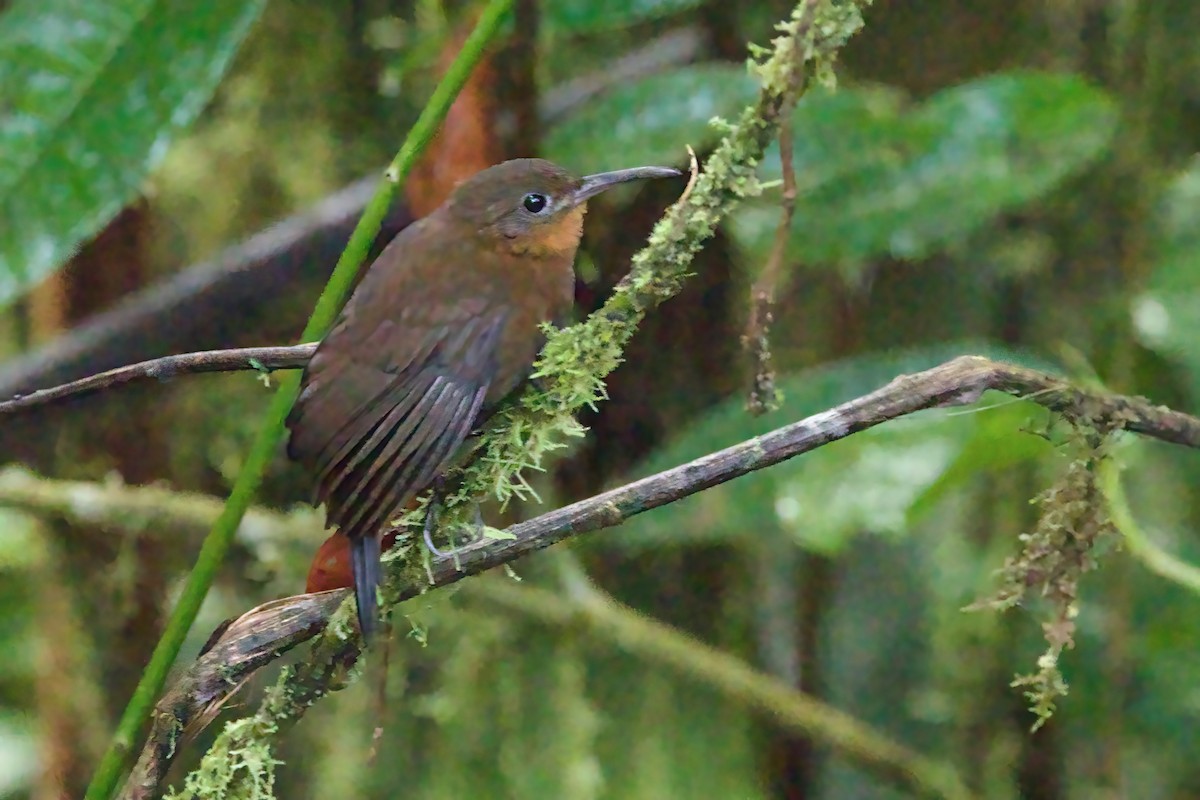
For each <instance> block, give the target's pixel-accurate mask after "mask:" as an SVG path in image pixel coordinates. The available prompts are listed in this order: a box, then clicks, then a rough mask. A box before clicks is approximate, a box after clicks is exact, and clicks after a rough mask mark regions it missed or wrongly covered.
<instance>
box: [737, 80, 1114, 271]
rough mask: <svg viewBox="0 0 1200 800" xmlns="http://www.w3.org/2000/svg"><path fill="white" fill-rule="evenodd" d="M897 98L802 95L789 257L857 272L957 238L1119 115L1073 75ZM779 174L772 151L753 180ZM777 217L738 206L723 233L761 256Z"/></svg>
mask: <svg viewBox="0 0 1200 800" xmlns="http://www.w3.org/2000/svg"><path fill="white" fill-rule="evenodd" d="M906 106H908V103H907V102H906V99H905V95H904V93H903V92H902V91H900V90H898V89H895V88H891V87H862V88H853V89H843V90H842V91H838V92H835V93H824V92H822V93H816V92H814V93H813V94H811V95H809V96H808V97H806V98H805V101H804V102H803V103H801V104H800V106H799V108H798V109H797V110H796V114H795V115H794V118H793V120H792V130H793V131H795V142H794V144H793V148H794V151H795V155H794V158H795V171H796V182H797V191H798V193H799V195H798V199H797V203H796V212H795V218H794V219H795V221H794V224H793V235H792V237H791V239H790V240H789V256H790V257H791V259H792V260H793V261H797V262H804V263H808V264H827V265H830V266H835V267H840V268H841V269H843V270H845V271H846V272H848V273H850V274H855V273H857V272H858V271H859V270H861V268H862V267H863V265H864V264H866V263H867V262H868V260H869V259H872V258H877V257H879V256H884V255H886V256H891V257H893V258H897V259H921V258H927V257H928V256H930V255H932V254H933V253H935V252H938V251H939V250H942V249H945V248H951V247H954V246H956V245H958V244H960V243H961V242H962V241H963V240H964V239H965V238H966V237H967V236H968V235H969V234H970V233H972V232H973V231H975V230H977V229H979V228H980V227H981V226H982V225H984V224H986V223H987V222H988V221H989V220H992V219H994V218H995V216H996V214H997V213H999V212H1001V211H1005V210H1007V209H1010V208H1013V207H1016V206H1019V205H1021V204H1022V203H1027V202H1029V201H1031V200H1034V199H1037V198H1039V197H1042V196H1043V195H1045V194H1046V193H1047V192H1048V191H1049V190H1050V189H1052V188H1054V186H1055V185H1056V184H1058V183H1059V182H1060V181H1062V180H1063V179H1064V178H1066V177H1068V176H1070V175H1071V174H1073V173H1075V172H1077V171H1078V170H1079V169H1080V168H1082V167H1083V166H1085V165H1087V164H1088V163H1089V162H1091V161H1092V160H1094V159H1095V158H1096V157H1097V156H1098V155H1100V154H1101V153H1102V152H1103V149H1104V147H1105V146H1106V145H1107V144H1108V141H1109V139H1110V138H1111V136H1112V132H1113V129H1114V126H1115V123H1116V116H1115V111H1114V109H1113V106H1112V102H1111V100H1109V99H1108V98H1107V97H1106V96H1105V94H1104V92H1102V91H1100V90H1098V89H1096V88H1094V87H1092V86H1089V85H1088V84H1087V83H1086V82H1084V81H1082V80H1081V79H1079V78H1078V77H1077V76H1072V75H1066V76H1064V75H1051V74H1018V73H1009V74H1005V75H996V76H990V77H987V78H982V79H979V80H976V81H971V82H969V83H965V84H962V85H960V86H955V87H953V88H950V89H947V90H945V91H942V92H938V93H936V94H934V95H933V96H932V97H929V98H927V99H926V100H924V101H923V102H922V103H920V104H919V105H918V106H916V107H915V108H908V107H906ZM779 175H780V167H779V155H778V151H777V150H776V151H775V152H774V153H773V154H772V156H771V157H770V159H769V160H768V162H767V163H766V164H765V165H764V169H763V177H764V179H778V178H779ZM769 197H770V196H769ZM778 218H779V215H778V212H777V211H776V210H775V208H774V205H773V204H762V205H760V206H759V207H757V208H754V207H751V208H748V209H746V210H745V211H743V212H742V213H741V214H739V215H738V217H737V219H736V221H735V223H734V229H733V230H734V233H735V236H737V238H738V241H739V242H740V243H741V244H742V245H743V246H744V247H746V248H747V250H748V252H749V254H751V256H752V257H755V258H762V259H765V257H766V254H767V252H768V250H769V248H770V246H771V240H772V238H773V237H774V235H775V228H776V227H778Z"/></svg>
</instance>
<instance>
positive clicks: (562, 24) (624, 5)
mask: <svg viewBox="0 0 1200 800" xmlns="http://www.w3.org/2000/svg"><path fill="white" fill-rule="evenodd" d="M698 5H700V0H555V1H554V2H553V3H543V4H542V15H543V24H544V25H545V28H546V30H547V31H549V32H550V33H552V34H554V33H570V34H581V33H598V32H603V31H611V30H614V29H616V28H625V27H628V26H630V25H633V24H636V23H639V22H645V21H646V20H652V19H659V18H661V17H666V16H669V15H671V14H676V13H678V12H680V11H685V10H687V9H689V8H694V7H696V6H698Z"/></svg>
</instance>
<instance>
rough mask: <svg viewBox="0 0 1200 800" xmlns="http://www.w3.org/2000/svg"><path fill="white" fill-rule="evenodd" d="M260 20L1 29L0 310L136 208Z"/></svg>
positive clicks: (163, 11) (125, 8) (10, 20)
mask: <svg viewBox="0 0 1200 800" xmlns="http://www.w3.org/2000/svg"><path fill="white" fill-rule="evenodd" d="M262 6H263V0H177V1H173V2H168V0H105V1H104V2H94V3H80V2H77V1H76V0H16V2H15V3H14V4H13V5H12V7H11V8H10V9H9V10H8V11H7V12H5V13H4V14H3V16H0V303H2V302H6V301H9V300H11V299H12V298H13V297H14V296H16V295H18V294H19V293H20V292H22V291H23V290H24V289H26V288H28V287H29V285H30V284H31V283H33V282H35V281H37V280H38V279H40V278H42V277H44V276H45V275H46V274H47V273H48V272H50V271H51V270H53V269H54V268H56V267H57V266H59V264H61V263H62V262H63V261H65V260H66V259H67V258H68V257H69V256H70V254H71V252H72V251H73V249H74V248H76V247H78V246H79V244H80V243H81V242H83V241H85V240H86V239H87V238H88V237H90V236H92V235H93V234H95V233H96V232H97V231H98V230H99V229H100V228H101V227H103V226H104V225H105V223H107V222H108V220H109V219H111V218H112V217H113V215H114V214H116V212H117V211H119V210H120V208H121V207H122V206H123V205H124V204H125V203H127V202H128V201H129V200H130V199H131V198H132V197H133V196H134V195H135V193H136V192H137V191H138V188H139V187H140V185H141V182H142V180H143V178H144V177H145V175H146V173H147V171H148V170H149V169H150V168H151V167H152V166H153V165H154V164H156V163H157V162H158V161H159V159H161V158H162V156H163V154H164V152H165V151H166V148H167V145H168V144H169V143H170V141H171V137H172V135H173V134H175V133H177V132H178V131H179V130H180V129H181V128H182V127H184V126H185V125H187V124H189V123H190V122H191V121H192V120H193V119H194V118H195V116H196V114H197V113H198V112H199V111H200V109H201V108H202V107H203V106H204V104H205V103H206V102H207V101H208V99H209V98H210V97H211V96H212V93H213V90H214V89H215V88H216V85H217V82H218V81H219V80H220V78H221V75H222V74H223V73H224V71H225V68H226V66H227V65H228V63H229V59H230V57H231V56H232V55H233V53H234V51H235V50H236V48H237V46H238V44H239V43H240V42H241V41H242V39H243V37H244V36H245V34H246V32H247V31H248V30H249V28H250V25H251V24H252V23H253V21H254V20H255V18H256V17H257V16H258V14H259V12H260V11H261V9H262ZM114 266H115V265H114Z"/></svg>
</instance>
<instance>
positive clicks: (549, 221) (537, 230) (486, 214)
mask: <svg viewBox="0 0 1200 800" xmlns="http://www.w3.org/2000/svg"><path fill="white" fill-rule="evenodd" d="M680 174H681V173H680V172H679V170H675V169H669V168H667V167H635V168H633V169H622V170H616V171H614V172H601V173H598V174H596V175H588V176H586V177H583V178H576V177H573V176H572V175H571V174H570V173H568V172H567V171H566V170H565V169H563V168H562V167H560V166H558V165H557V164H554V163H551V162H549V161H546V160H544V159H540V158H518V159H513V160H512V161H505V162H504V163H502V164H497V165H496V166H494V167H489V168H487V169H485V170H483V171H481V172H478V173H476V174H475V175H473V176H471V177H470V178H468V179H467V180H465V181H463V182H462V183H461V184H459V186H458V187H457V188H456V189H455V190H454V193H453V195H451V197H450V202H449V211H450V213H451V214H453V215H454V216H455V217H456V218H457V219H459V220H461V221H462V222H464V223H467V224H469V225H471V226H473V227H474V229H475V230H476V231H477V232H478V233H479V234H480V235H482V236H485V237H488V238H490V239H494V240H495V243H496V245H497V246H498V247H501V248H503V249H506V250H509V251H511V252H514V253H518V254H528V255H565V254H568V253H569V254H571V255H574V252H575V248H577V247H578V246H579V237H580V235H581V234H582V232H583V214H584V212H585V211H586V210H587V201H588V199H590V198H592V197H595V196H596V195H598V194H600V193H601V192H603V191H604V190H605V189H608V188H611V187H613V186H616V185H617V184H619V183H627V182H629V181H636V180H643V179H646V178H673V177H676V176H678V175H680Z"/></svg>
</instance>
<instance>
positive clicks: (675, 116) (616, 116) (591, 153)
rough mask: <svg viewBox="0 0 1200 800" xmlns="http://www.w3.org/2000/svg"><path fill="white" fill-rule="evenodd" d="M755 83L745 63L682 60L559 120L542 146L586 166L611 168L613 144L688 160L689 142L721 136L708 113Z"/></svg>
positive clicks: (728, 111) (657, 159)
mask: <svg viewBox="0 0 1200 800" xmlns="http://www.w3.org/2000/svg"><path fill="white" fill-rule="evenodd" d="M755 91H756V83H755V81H754V79H753V78H752V77H751V76H750V75H749V74H747V72H746V70H745V69H743V68H741V67H738V66H733V65H726V64H698V65H696V66H691V67H681V68H679V69H676V70H671V71H670V72H664V73H662V74H660V75H652V76H650V77H648V78H643V79H642V80H639V81H634V82H632V83H629V84H626V85H624V86H620V87H617V88H614V89H613V90H612V91H610V92H608V93H606V94H605V95H604V96H603V97H601V98H600V99H599V100H597V101H596V102H594V103H590V104H589V105H588V106H587V107H586V108H583V109H580V111H579V113H577V114H574V115H573V116H572V117H571V118H570V119H568V120H566V121H564V122H563V123H562V124H560V125H557V126H555V127H554V128H552V129H551V130H550V131H549V133H548V134H547V136H546V141H545V143H544V145H543V147H544V149H545V152H546V157H547V158H550V159H553V160H556V161H560V162H561V163H563V164H570V165H571V167H572V168H573V169H575V170H578V171H579V172H581V173H585V174H586V173H592V172H603V171H604V170H605V169H610V168H611V163H612V153H614V152H617V153H620V154H621V158H622V159H624V160H625V161H626V162H628V163H630V164H674V163H683V161H684V160H686V158H687V151H686V150H684V149H683V146H682V145H684V144H690V145H692V147H694V148H696V149H697V150H699V149H702V148H703V147H704V146H706V145H709V144H711V143H712V142H714V141H715V140H716V139H717V131H716V130H714V129H713V128H712V126H710V125H709V124H708V123H709V121H710V120H711V119H712V118H713V117H727V116H731V115H733V114H734V113H736V112H737V111H739V110H741V109H742V108H743V107H745V105H746V103H748V102H749V101H750V100H752V99H753V98H754V96H755Z"/></svg>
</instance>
